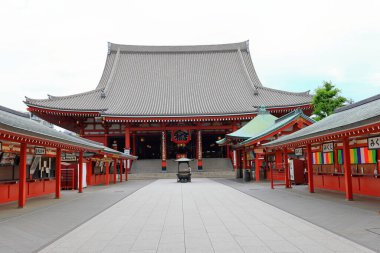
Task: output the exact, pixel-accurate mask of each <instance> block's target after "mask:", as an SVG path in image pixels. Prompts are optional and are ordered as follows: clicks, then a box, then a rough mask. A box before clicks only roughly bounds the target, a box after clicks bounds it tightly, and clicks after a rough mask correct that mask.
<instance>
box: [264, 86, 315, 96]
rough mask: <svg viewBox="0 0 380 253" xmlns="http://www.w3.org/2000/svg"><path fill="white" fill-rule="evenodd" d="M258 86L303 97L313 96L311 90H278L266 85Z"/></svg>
mask: <svg viewBox="0 0 380 253" xmlns="http://www.w3.org/2000/svg"><path fill="white" fill-rule="evenodd" d="M257 88H258V89H263V90H269V91H274V92H278V93H282V94H291V95H295V96H302V97H312V95H310V90H308V91H302V92H293V91H285V90H277V89H273V88H268V87H265V86H261V87H257Z"/></svg>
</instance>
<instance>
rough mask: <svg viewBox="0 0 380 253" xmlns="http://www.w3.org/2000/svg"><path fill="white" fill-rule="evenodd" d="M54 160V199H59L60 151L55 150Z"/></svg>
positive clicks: (58, 149)
mask: <svg viewBox="0 0 380 253" xmlns="http://www.w3.org/2000/svg"><path fill="white" fill-rule="evenodd" d="M56 153H57V154H56V158H55V198H56V199H59V198H60V197H61V159H62V150H61V148H57V152H56Z"/></svg>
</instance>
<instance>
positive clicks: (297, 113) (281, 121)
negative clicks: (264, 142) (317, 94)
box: [235, 109, 315, 147]
mask: <svg viewBox="0 0 380 253" xmlns="http://www.w3.org/2000/svg"><path fill="white" fill-rule="evenodd" d="M298 118H303V119H305V120H307V121H309V122H310V123H314V122H315V121H314V120H313V119H311V118H309V117H308V116H306V115H305V114H304V113H303V112H302V110H300V109H296V110H294V111H292V112H290V113H288V114H286V115H284V116H282V117H281V118H278V119H277V120H276V121H275V122H274V123H273V124H272V125H271V126H269V127H267V128H266V129H264V130H263V131H260V132H257V133H255V134H254V135H251V136H250V138H249V139H247V140H244V141H242V142H240V143H238V144H237V145H236V146H235V147H242V146H244V145H245V144H247V143H252V142H254V141H255V140H259V139H260V138H262V137H264V136H266V135H269V134H271V133H273V132H275V131H278V129H280V128H282V127H283V126H286V125H287V124H289V123H291V122H292V121H294V120H296V119H298Z"/></svg>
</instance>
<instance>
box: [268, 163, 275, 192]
mask: <svg viewBox="0 0 380 253" xmlns="http://www.w3.org/2000/svg"><path fill="white" fill-rule="evenodd" d="M268 168H269V171H270V172H269V173H270V188H272V189H274V182H273V181H274V180H273V166H272V167H271V166H269V167H268Z"/></svg>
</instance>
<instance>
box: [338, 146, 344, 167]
mask: <svg viewBox="0 0 380 253" xmlns="http://www.w3.org/2000/svg"><path fill="white" fill-rule="evenodd" d="M338 164H343V150H342V149H338Z"/></svg>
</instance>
